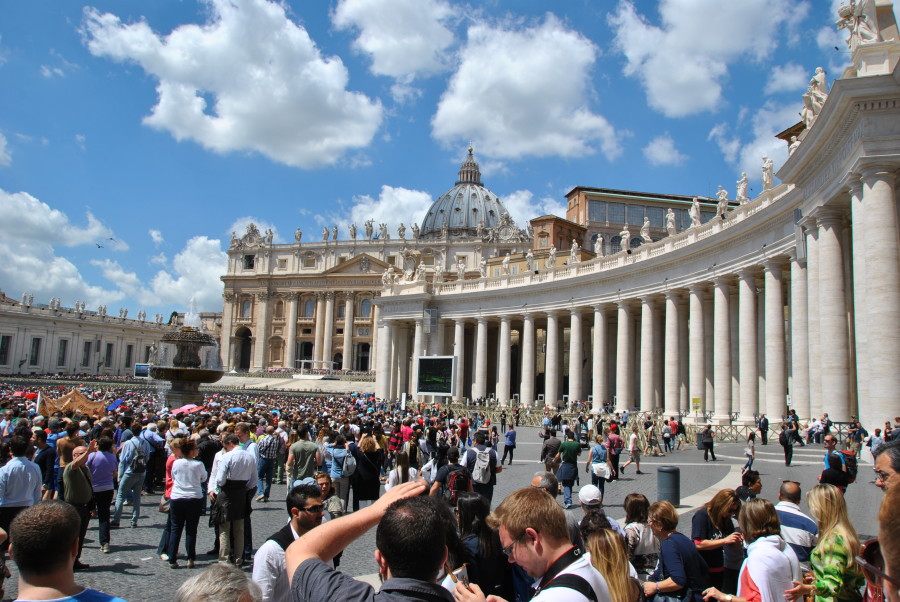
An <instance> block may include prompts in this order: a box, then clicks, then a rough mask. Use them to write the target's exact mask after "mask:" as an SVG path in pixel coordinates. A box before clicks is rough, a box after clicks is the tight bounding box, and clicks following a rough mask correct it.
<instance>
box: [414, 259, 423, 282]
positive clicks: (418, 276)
mask: <svg viewBox="0 0 900 602" xmlns="http://www.w3.org/2000/svg"><path fill="white" fill-rule="evenodd" d="M416 282H425V264H424V263H420V264H419V265H418V267H417V268H416Z"/></svg>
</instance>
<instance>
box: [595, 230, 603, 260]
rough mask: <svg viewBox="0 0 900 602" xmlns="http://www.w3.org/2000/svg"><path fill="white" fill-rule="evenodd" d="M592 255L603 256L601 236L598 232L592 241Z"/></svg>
mask: <svg viewBox="0 0 900 602" xmlns="http://www.w3.org/2000/svg"><path fill="white" fill-rule="evenodd" d="M594 255H596V256H597V257H603V237H602V236H600V235H599V234H598V235H597V239H596V240H595V241H594Z"/></svg>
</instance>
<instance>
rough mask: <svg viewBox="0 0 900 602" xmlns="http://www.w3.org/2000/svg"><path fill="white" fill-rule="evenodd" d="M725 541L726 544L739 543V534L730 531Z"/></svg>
mask: <svg viewBox="0 0 900 602" xmlns="http://www.w3.org/2000/svg"><path fill="white" fill-rule="evenodd" d="M725 543H727V544H735V543H741V534H740V533H737V532H734V533H732V534H731V535H729V536H728V537H726V538H725ZM711 589H713V588H711Z"/></svg>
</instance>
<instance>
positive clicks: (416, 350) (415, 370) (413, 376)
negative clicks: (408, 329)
mask: <svg viewBox="0 0 900 602" xmlns="http://www.w3.org/2000/svg"><path fill="white" fill-rule="evenodd" d="M423 329H424V324H423V323H422V318H416V327H415V330H414V331H413V348H412V352H411V353H410V354H409V355H410V359H411V360H412V365H411V366H410V369H409V373H410V374H409V377H410V378H409V394H410V396H411V397H413V398H415V399H418V396H417V395H416V389H417V388H418V385H419V359H418V358H419V356H420V355H422V342H423V341H422V337H423V336H424V333H423Z"/></svg>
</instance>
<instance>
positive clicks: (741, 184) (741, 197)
mask: <svg viewBox="0 0 900 602" xmlns="http://www.w3.org/2000/svg"><path fill="white" fill-rule="evenodd" d="M749 185H750V180H749V179H748V178H747V172H746V171H742V172H741V179H740V180H738V181H737V195H736V198H737V201H738V202H739V203H747V202H749V201H750V197H749V196H747V187H748V186H749Z"/></svg>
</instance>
